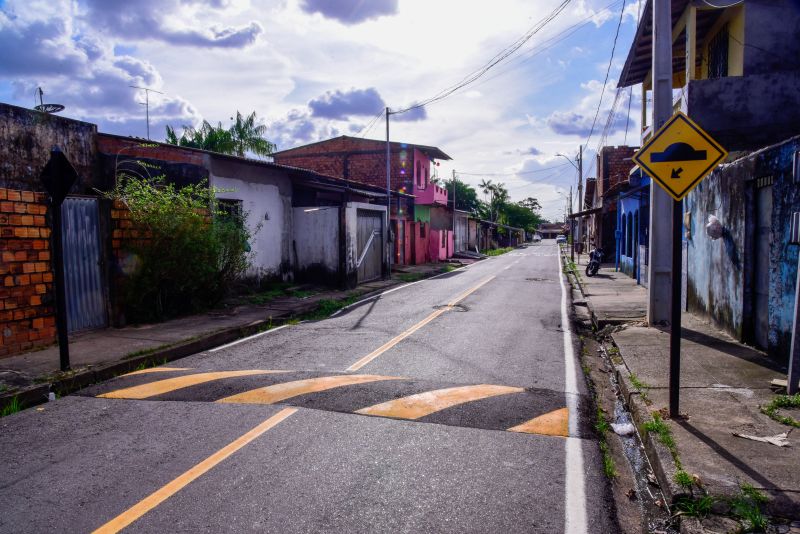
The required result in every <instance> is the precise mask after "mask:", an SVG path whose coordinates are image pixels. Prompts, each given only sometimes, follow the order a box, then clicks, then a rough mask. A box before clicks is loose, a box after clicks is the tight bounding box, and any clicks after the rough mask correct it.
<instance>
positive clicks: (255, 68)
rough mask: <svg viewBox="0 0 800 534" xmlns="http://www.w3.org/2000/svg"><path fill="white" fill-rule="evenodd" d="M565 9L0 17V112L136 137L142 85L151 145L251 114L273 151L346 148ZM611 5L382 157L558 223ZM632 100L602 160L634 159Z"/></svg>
mask: <svg viewBox="0 0 800 534" xmlns="http://www.w3.org/2000/svg"><path fill="white" fill-rule="evenodd" d="M639 1H640V0H627V2H625V4H626V7H625V16H624V17H623V19H622V20H623V23H622V26H621V28H620V35H619V38H618V43H617V49H616V53H615V58H614V61H613V63H612V67H611V73H610V77H609V83H608V85H607V87H606V91H605V96H604V98H603V104H602V105H601V106H600V113H599V116H598V119H597V124H596V126H595V133H594V134H593V136H592V138H591V139H590V140H589V143H588V145H586V146H587V152H586V154H587V158H586V164H585V168H586V169H587V175H589V176H592V175H593V172H594V165H593V159H592V158H593V154H594V150H596V148H597V147H598V146H599V143H600V141H601V140H603V135H602V133H603V131H604V127H605V125H606V120H607V117H608V113H609V110H610V108H611V106H612V102H614V100H615V96H616V90H615V81H616V79H617V77H618V75H619V71H620V69H621V67H622V64H623V62H624V59H625V56H626V55H627V52H628V48H629V46H630V43H631V40H632V37H633V33H634V31H635V26H636V18H637V9H638V8H639V4H638V2H639ZM560 3H561V0H537V1H536V2H531V1H529V0H502V1H501V2H494V3H491V4H487V3H486V2H485V1H478V0H475V1H467V0H436V1H431V0H337V1H327V0H274V1H271V0H206V1H203V0H127V1H126V2H109V1H105V0H77V1H75V2H73V1H71V0H47V1H45V0H0V46H2V47H3V50H6V51H7V52H6V54H5V56H6V59H4V61H3V62H2V64H0V101H3V102H7V103H11V104H15V105H19V106H23V107H32V106H33V104H34V91H35V89H36V87H38V86H41V87H42V88H43V89H44V91H45V100H46V101H48V102H57V103H61V104H64V105H66V107H67V108H66V110H65V111H64V112H63V114H64V115H65V116H68V117H72V118H76V119H81V120H86V121H91V122H95V123H97V124H98V125H99V127H100V130H101V131H106V132H112V133H118V134H123V135H134V136H144V135H145V123H144V109H143V106H141V105H140V104H139V102H140V101H142V100H143V95H142V94H140V93H138V92H137V91H136V90H134V89H131V88H129V87H128V86H129V85H138V86H147V87H151V88H153V89H156V90H158V91H161V92H163V93H164V95H158V94H152V95H151V135H152V137H153V138H154V139H161V138H163V135H164V126H165V125H167V124H170V125H173V126H177V127H179V126H181V125H183V124H196V123H197V122H199V121H200V120H202V119H207V120H209V121H211V122H212V123H216V122H218V121H221V122H222V123H223V124H225V123H227V122H228V121H229V120H230V117H231V116H233V115H235V112H236V111H237V110H239V111H241V112H243V113H248V112H250V111H253V110H255V111H256V112H257V113H258V115H259V116H260V117H262V118H263V120H264V121H265V122H266V123H267V125H268V128H269V132H270V137H271V140H272V141H274V142H276V143H277V144H278V146H279V148H280V149H283V148H289V147H292V146H296V145H299V144H305V143H308V142H313V141H317V140H320V139H325V138H328V137H332V136H335V135H341V134H348V135H358V134H360V135H365V136H367V137H372V138H381V137H382V136H383V135H384V124H383V121H382V120H380V121H375V122H374V125H373V127H372V128H370V129H368V130H365V129H364V128H365V126H368V125H369V124H371V123H372V119H373V118H374V117H375V115H376V114H377V113H378V112H379V110H380V109H381V108H382V107H383V106H387V105H388V106H389V107H390V108H392V109H400V108H403V107H407V106H409V105H412V104H414V103H416V102H419V101H421V100H424V99H426V98H428V97H430V96H433V95H435V94H437V93H439V91H441V90H443V89H445V88H447V87H449V86H452V85H453V84H455V83H456V82H458V81H459V80H461V79H462V78H464V77H465V76H466V75H468V74H469V73H471V72H473V71H475V70H476V69H478V68H480V67H481V66H483V65H484V64H486V63H487V62H488V61H489V60H490V59H491V58H492V57H493V56H494V55H495V54H497V53H498V52H499V51H501V50H503V49H504V48H506V47H507V46H509V45H510V44H511V43H513V42H514V41H515V40H516V39H518V38H519V37H520V36H522V35H523V34H525V32H527V31H528V30H529V29H530V28H532V27H534V26H535V25H536V24H537V23H538V22H539V21H540V20H541V19H543V18H544V17H545V16H546V15H547V14H548V13H550V12H551V11H553V10H554V9H555V8H556V6H557V5H558V4H560ZM622 4H623V2H622V0H617V1H614V0H572V1H571V2H569V4H568V5H567V7H566V8H565V9H564V11H563V12H562V13H560V14H559V15H558V16H557V17H556V18H555V19H554V20H553V21H551V22H550V23H548V24H547V25H546V26H544V27H543V28H542V30H541V31H540V32H539V33H537V34H536V35H535V36H534V37H533V38H532V39H530V40H529V41H528V42H527V43H526V44H525V45H523V46H522V47H521V48H520V49H519V50H518V51H517V53H516V54H514V55H512V56H510V57H509V58H508V59H507V60H505V61H504V62H501V63H500V64H498V65H497V66H496V67H494V68H493V69H492V70H489V71H488V72H487V74H485V75H484V76H483V77H482V78H480V79H479V80H478V81H477V82H476V83H474V84H471V85H469V86H467V87H465V88H463V89H461V90H459V91H457V92H456V93H454V94H453V95H452V96H450V97H448V98H446V99H444V100H442V101H440V102H436V103H434V104H431V105H429V106H426V107H425V108H420V109H417V110H415V111H414V112H413V113H409V114H405V115H397V116H392V123H391V129H392V139H393V140H399V141H405V142H410V143H419V144H426V145H436V146H439V147H440V148H442V149H443V150H444V151H445V152H447V153H448V154H450V155H451V156H452V157H453V158H454V159H453V161H452V162H443V163H442V165H441V166H440V167H439V168H438V171H439V172H440V173H441V174H443V175H446V176H449V175H450V173H451V171H452V170H453V169H455V170H456V171H457V172H459V173H461V174H460V177H461V179H462V180H464V181H466V182H469V183H471V184H473V185H476V184H477V183H478V182H479V181H480V180H481V179H482V178H487V177H488V178H491V179H492V180H494V181H496V182H497V181H499V182H503V183H505V184H506V186H507V187H508V188H509V190H510V192H511V196H512V199H514V200H520V199H522V198H525V197H527V196H534V197H537V198H539V199H540V200H541V201H542V203H543V205H544V210H543V211H544V214H545V215H546V216H548V217H559V216H561V212H563V207H564V201H563V195H564V193H565V192H566V191H568V190H569V186H570V184H574V183H575V178H576V177H575V171H574V169H573V168H572V167H571V166H570V165H569V164H568V163H567V162H566V161H565V160H564V159H563V158H561V157H559V156H557V155H556V154H558V153H564V154H568V155H574V154H575V153H577V148H578V145H580V144H584V143H586V140H587V134H588V131H587V130H588V129H589V127H590V125H591V123H592V120H593V118H594V115H595V111H596V110H597V106H598V102H599V100H600V93H601V90H602V85H603V80H604V78H605V73H606V68H607V66H608V62H609V57H610V54H611V46H612V42H613V39H614V34H615V32H616V29H617V23H618V21H619V16H620V9H621V7H622ZM488 6H491V7H488ZM578 23H583V26H580V27H576V24H578ZM565 32H566V33H571V35H567V34H566V33H565ZM554 39H557V41H554ZM9 51H10V52H9ZM636 93H637V92H634V97H633V102H632V105H631V113H630V115H631V118H630V121H629V122H628V121H627V120H626V115H627V109H628V108H627V98H628V90H627V89H626V90H625V91H623V92H622V95H621V98H620V99H619V101H618V104H619V105H618V107H617V112H618V113H617V115H616V120H615V121H614V123H613V125H612V128H610V129H609V131H608V132H607V133H608V135H607V136H606V137H605V139H604V140H605V144H614V145H616V144H622V143H623V140H624V139H625V126H626V124H628V133H627V140H628V144H635V143H636V141H637V139H638V135H637V134H636V132H637V131H638V127H639V125H638V122H639V121H638V117H639V105H640V104H639V101H638V96H637V94H636ZM551 167H554V168H553V169H550V168H551ZM542 169H550V170H544V171H542ZM540 171H541V172H540ZM490 173H492V174H491V175H490Z"/></svg>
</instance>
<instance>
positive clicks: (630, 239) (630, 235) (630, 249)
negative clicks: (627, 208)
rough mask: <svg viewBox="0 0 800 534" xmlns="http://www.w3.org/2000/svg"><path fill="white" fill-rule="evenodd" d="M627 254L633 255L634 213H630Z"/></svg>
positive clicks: (626, 244)
mask: <svg viewBox="0 0 800 534" xmlns="http://www.w3.org/2000/svg"><path fill="white" fill-rule="evenodd" d="M625 255H626V256H628V257H629V258H630V257H632V256H633V214H632V213H630V212H629V213H628V239H627V240H626V243H625Z"/></svg>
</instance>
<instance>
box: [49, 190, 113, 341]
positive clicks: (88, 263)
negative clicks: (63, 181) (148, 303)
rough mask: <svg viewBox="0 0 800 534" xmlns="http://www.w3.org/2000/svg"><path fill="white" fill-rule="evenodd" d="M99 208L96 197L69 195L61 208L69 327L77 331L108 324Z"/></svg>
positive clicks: (68, 328)
mask: <svg viewBox="0 0 800 534" xmlns="http://www.w3.org/2000/svg"><path fill="white" fill-rule="evenodd" d="M99 219H100V211H99V206H98V202H97V199H96V198H72V197H71V198H67V199H66V200H64V204H63V206H62V208H61V223H62V225H63V236H62V242H63V245H64V279H65V282H66V283H65V290H66V294H67V330H68V331H69V332H78V331H80V330H89V329H92V328H102V327H104V326H106V324H107V318H108V315H107V313H106V298H105V290H104V287H103V277H102V273H101V271H100V263H101V258H102V255H101V252H100V226H99Z"/></svg>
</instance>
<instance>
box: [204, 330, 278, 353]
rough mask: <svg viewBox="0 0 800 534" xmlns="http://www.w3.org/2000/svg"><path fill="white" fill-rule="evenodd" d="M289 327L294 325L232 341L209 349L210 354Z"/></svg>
mask: <svg viewBox="0 0 800 534" xmlns="http://www.w3.org/2000/svg"><path fill="white" fill-rule="evenodd" d="M287 326H292V325H290V324H284V325H281V326H277V327H275V328H270V329H269V330H266V331H264V332H259V333H258V334H253V335H252V336H247V337H243V338H242V339H237V340H236V341H231V342H230V343H227V344H225V345H220V346H219V347H214V348H213V349H209V350H208V352H217V351H218V350H222V349H227V348H228V347H232V346H234V345H238V344H239V343H244V342H245V341H250V340H251V339H255V338H257V337H260V336H263V335H266V334H271V333H273V332H277V331H278V330H281V329H283V328H286V327H287Z"/></svg>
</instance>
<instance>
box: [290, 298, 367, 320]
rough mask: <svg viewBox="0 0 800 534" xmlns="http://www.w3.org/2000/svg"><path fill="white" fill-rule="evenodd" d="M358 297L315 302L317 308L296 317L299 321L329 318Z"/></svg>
mask: <svg viewBox="0 0 800 534" xmlns="http://www.w3.org/2000/svg"><path fill="white" fill-rule="evenodd" d="M357 299H358V297H356V296H350V297H347V298H344V299H341V300H336V299H321V300H320V301H319V302H317V307H316V308H315V309H314V310H312V311H310V312H306V313H303V314H301V315H299V316H298V317H297V319H298V320H300V321H319V320H320V319H325V318H327V317H330V316H331V315H333V314H334V313H336V312H337V311H339V310H341V309H342V308H344V307H346V306H349V305H351V304H353V303H354V302H355V301H356V300H357Z"/></svg>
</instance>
